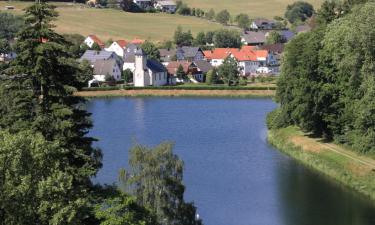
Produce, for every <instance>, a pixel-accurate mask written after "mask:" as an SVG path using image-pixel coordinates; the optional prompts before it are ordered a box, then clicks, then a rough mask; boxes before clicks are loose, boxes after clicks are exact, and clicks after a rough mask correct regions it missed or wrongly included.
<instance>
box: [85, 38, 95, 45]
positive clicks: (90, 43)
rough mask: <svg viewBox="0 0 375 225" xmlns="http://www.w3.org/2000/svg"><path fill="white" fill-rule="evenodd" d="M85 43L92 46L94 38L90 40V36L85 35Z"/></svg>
mask: <svg viewBox="0 0 375 225" xmlns="http://www.w3.org/2000/svg"><path fill="white" fill-rule="evenodd" d="M84 42H85V44H86V45H87V46H89V47H90V48H91V47H92V45H93V44H94V40H92V39H91V38H90V37H87V38H86V39H85V41H84Z"/></svg>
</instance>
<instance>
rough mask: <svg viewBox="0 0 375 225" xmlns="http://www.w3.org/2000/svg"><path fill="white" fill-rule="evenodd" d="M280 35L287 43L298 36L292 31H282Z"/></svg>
mask: <svg viewBox="0 0 375 225" xmlns="http://www.w3.org/2000/svg"><path fill="white" fill-rule="evenodd" d="M280 34H281V35H282V36H284V38H285V39H286V40H287V41H290V40H292V38H294V36H295V35H296V34H295V33H293V32H292V31H290V30H282V31H280Z"/></svg>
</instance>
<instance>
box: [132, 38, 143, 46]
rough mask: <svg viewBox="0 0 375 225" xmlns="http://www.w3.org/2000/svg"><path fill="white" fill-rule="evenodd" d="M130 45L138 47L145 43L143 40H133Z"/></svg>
mask: <svg viewBox="0 0 375 225" xmlns="http://www.w3.org/2000/svg"><path fill="white" fill-rule="evenodd" d="M130 42H131V43H133V44H135V45H139V44H143V43H144V42H145V40H142V39H137V38H136V39H133V40H132V41H130Z"/></svg>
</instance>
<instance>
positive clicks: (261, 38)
mask: <svg viewBox="0 0 375 225" xmlns="http://www.w3.org/2000/svg"><path fill="white" fill-rule="evenodd" d="M241 37H242V38H243V39H244V40H245V42H247V43H248V44H258V43H264V42H266V34H265V33H264V32H261V31H259V32H255V31H246V32H244V33H242V35H241Z"/></svg>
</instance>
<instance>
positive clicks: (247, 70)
mask: <svg viewBox="0 0 375 225" xmlns="http://www.w3.org/2000/svg"><path fill="white" fill-rule="evenodd" d="M205 56H206V59H207V60H209V62H210V63H211V65H212V66H214V67H218V66H220V65H222V64H223V62H224V60H225V59H227V58H228V57H233V58H235V59H236V61H237V62H238V70H239V72H240V74H241V75H242V76H249V75H256V74H257V70H258V69H259V68H261V67H267V68H268V67H269V66H275V65H276V64H277V59H276V57H275V56H274V55H273V54H272V53H271V52H269V51H267V50H259V49H257V47H255V46H243V47H242V48H241V49H237V48H216V49H214V50H212V51H211V52H206V51H205Z"/></svg>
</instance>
